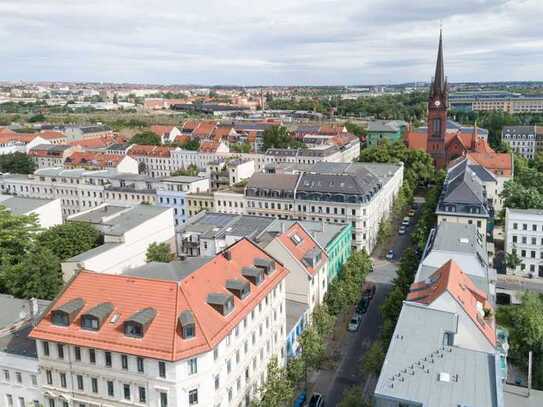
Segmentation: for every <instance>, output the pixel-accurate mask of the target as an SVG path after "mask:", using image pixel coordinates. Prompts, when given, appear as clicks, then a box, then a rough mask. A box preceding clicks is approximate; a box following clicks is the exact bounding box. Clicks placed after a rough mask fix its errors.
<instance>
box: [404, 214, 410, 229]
mask: <svg viewBox="0 0 543 407" xmlns="http://www.w3.org/2000/svg"><path fill="white" fill-rule="evenodd" d="M410 223H411V219H409V216H406V217H405V218H403V221H402V226H406V227H407V226H409V224H410Z"/></svg>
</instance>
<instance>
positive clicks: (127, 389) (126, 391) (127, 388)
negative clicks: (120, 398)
mask: <svg viewBox="0 0 543 407" xmlns="http://www.w3.org/2000/svg"><path fill="white" fill-rule="evenodd" d="M123 393H124V399H125V400H130V385H129V384H124V385H123Z"/></svg>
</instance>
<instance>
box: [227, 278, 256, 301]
mask: <svg viewBox="0 0 543 407" xmlns="http://www.w3.org/2000/svg"><path fill="white" fill-rule="evenodd" d="M226 289H227V290H228V291H230V292H231V293H232V294H234V295H235V296H236V297H238V298H239V299H240V300H243V299H245V298H246V297H247V296H248V295H249V294H250V292H251V286H250V285H249V283H248V282H247V281H244V280H226Z"/></svg>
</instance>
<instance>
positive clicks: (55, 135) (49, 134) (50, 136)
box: [38, 130, 66, 140]
mask: <svg viewBox="0 0 543 407" xmlns="http://www.w3.org/2000/svg"><path fill="white" fill-rule="evenodd" d="M38 136H40V137H41V138H43V139H45V140H56V139H59V138H65V137H66V136H65V135H64V133H62V132H60V131H54V130H44V131H41V132H40V133H38Z"/></svg>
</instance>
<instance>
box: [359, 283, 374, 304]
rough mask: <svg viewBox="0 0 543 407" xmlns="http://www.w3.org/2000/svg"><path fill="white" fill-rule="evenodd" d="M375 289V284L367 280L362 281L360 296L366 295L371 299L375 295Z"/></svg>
mask: <svg viewBox="0 0 543 407" xmlns="http://www.w3.org/2000/svg"><path fill="white" fill-rule="evenodd" d="M376 290H377V287H376V286H375V284H373V283H370V282H369V281H367V282H365V283H364V286H363V287H362V297H366V298H368V299H369V300H371V299H372V298H373V297H374V296H375V291H376Z"/></svg>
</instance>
